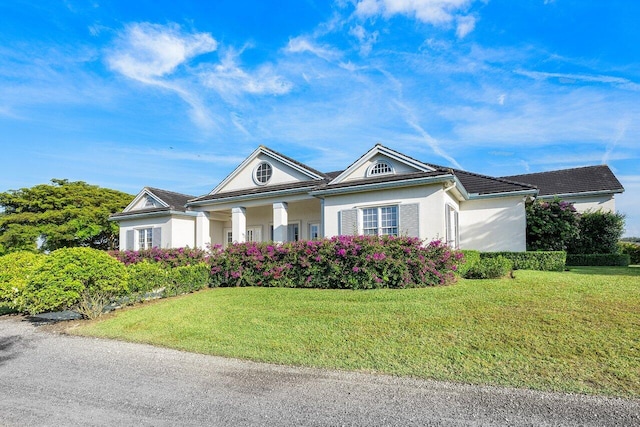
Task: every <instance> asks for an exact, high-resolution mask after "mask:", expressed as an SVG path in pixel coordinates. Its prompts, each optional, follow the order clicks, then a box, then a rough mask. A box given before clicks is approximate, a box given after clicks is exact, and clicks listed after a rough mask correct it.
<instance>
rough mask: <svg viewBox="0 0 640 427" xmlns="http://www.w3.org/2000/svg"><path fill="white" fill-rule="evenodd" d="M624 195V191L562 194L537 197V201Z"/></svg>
mask: <svg viewBox="0 0 640 427" xmlns="http://www.w3.org/2000/svg"><path fill="white" fill-rule="evenodd" d="M621 193H624V190H599V191H585V192H584V193H564V194H547V195H545V196H538V199H543V200H549V199H555V198H556V197H558V198H560V199H562V198H564V197H593V196H607V195H613V194H621Z"/></svg>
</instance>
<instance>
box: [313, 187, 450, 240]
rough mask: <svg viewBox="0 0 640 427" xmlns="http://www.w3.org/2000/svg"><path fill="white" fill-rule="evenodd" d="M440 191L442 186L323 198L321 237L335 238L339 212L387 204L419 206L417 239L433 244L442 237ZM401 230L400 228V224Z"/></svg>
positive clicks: (337, 230) (442, 214)
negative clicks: (322, 229) (322, 235)
mask: <svg viewBox="0 0 640 427" xmlns="http://www.w3.org/2000/svg"><path fill="white" fill-rule="evenodd" d="M444 197H445V196H444V191H443V189H442V185H440V184H434V185H429V186H421V187H409V188H396V189H389V190H378V191H371V192H366V193H352V194H344V195H333V196H325V202H324V235H325V237H332V236H337V235H338V234H339V231H340V220H339V217H340V212H341V211H343V210H349V209H361V208H365V207H374V206H379V205H390V204H398V205H400V204H412V203H417V204H418V206H419V210H418V212H419V218H418V223H419V236H418V237H419V238H420V239H423V240H427V241H430V240H434V239H438V238H442V237H444V235H445V210H444V206H445V205H444ZM400 227H401V229H402V224H400Z"/></svg>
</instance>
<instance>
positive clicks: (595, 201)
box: [541, 194, 616, 213]
mask: <svg viewBox="0 0 640 427" xmlns="http://www.w3.org/2000/svg"><path fill="white" fill-rule="evenodd" d="M541 199H542V198H541ZM561 199H562V200H565V201H567V202H571V203H573V206H574V207H575V208H576V210H577V211H578V212H580V213H582V212H586V211H588V210H591V211H598V210H601V209H602V211H603V212H615V211H616V201H615V198H614V196H613V195H608V194H607V195H602V196H588V197H562V198H561ZM544 200H553V197H544Z"/></svg>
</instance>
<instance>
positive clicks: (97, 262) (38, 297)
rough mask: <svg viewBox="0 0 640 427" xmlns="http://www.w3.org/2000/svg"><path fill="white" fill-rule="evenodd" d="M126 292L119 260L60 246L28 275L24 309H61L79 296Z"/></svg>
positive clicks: (32, 312) (92, 251)
mask: <svg viewBox="0 0 640 427" xmlns="http://www.w3.org/2000/svg"><path fill="white" fill-rule="evenodd" d="M85 291H87V292H88V293H87V294H85ZM127 292H128V288H127V270H126V268H125V266H124V265H123V264H122V263H120V262H119V261H117V260H115V259H113V258H112V257H110V256H109V255H107V253H105V252H103V251H99V250H96V249H90V248H64V249H58V250H56V251H54V252H52V253H51V254H50V255H48V256H47V257H46V259H45V261H44V263H43V264H42V266H41V267H40V268H39V270H38V271H37V272H36V273H35V274H34V275H33V277H31V278H30V280H29V283H28V284H27V286H26V287H25V289H24V304H25V306H24V309H26V311H28V312H29V313H31V314H36V313H42V312H45V311H55V310H65V309H69V308H72V307H73V306H74V305H75V304H77V303H79V302H80V300H81V298H82V297H83V295H85V296H91V295H98V294H103V295H105V297H106V298H108V299H115V298H116V297H118V296H121V295H125V294H126V293H127Z"/></svg>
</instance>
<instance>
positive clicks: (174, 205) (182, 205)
mask: <svg viewBox="0 0 640 427" xmlns="http://www.w3.org/2000/svg"><path fill="white" fill-rule="evenodd" d="M145 188H146V189H147V190H148V191H149V192H150V193H151V194H153V195H154V196H156V197H157V198H158V199H160V200H162V201H163V202H165V203H166V204H168V205H169V207H171V209H172V210H176V211H185V210H186V206H187V202H188V201H189V200H191V199H193V198H194V197H195V196H190V195H188V194H182V193H176V192H174V191H168V190H163V189H161V188H153V187H145Z"/></svg>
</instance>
